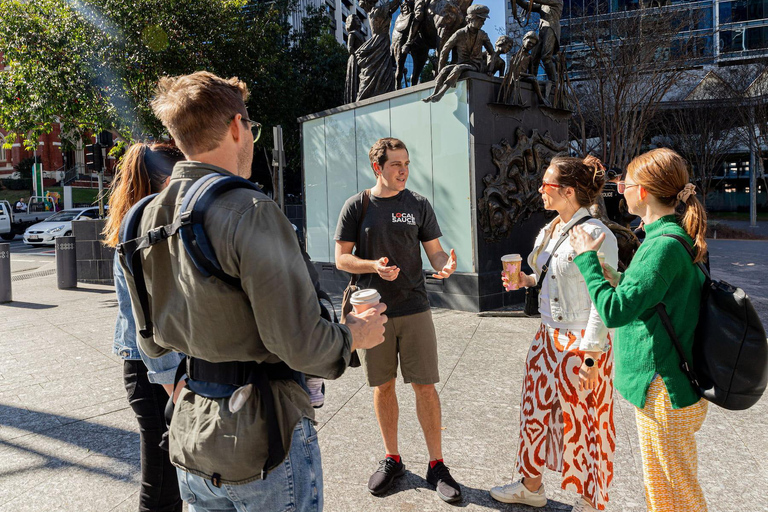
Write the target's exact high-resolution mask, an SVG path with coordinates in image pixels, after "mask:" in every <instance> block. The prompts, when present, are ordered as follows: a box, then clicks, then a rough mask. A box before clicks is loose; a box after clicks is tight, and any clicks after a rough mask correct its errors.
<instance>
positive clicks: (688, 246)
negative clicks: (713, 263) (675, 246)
mask: <svg viewBox="0 0 768 512" xmlns="http://www.w3.org/2000/svg"><path fill="white" fill-rule="evenodd" d="M662 236H666V237H669V238H674V239H675V240H677V241H678V242H680V243H681V244H682V246H683V247H685V250H686V251H687V252H688V255H689V256H690V257H691V260H693V261H695V260H696V252H695V251H694V250H693V247H691V244H689V243H688V240H686V239H685V238H683V237H681V236H680V235H674V234H671V233H666V234H664V235H662ZM696 266H697V267H699V268H700V269H701V271H702V272H703V273H704V275H705V276H706V278H707V279H708V280H712V276H710V274H709V269H707V266H706V265H705V264H704V263H703V262H701V261H700V262H698V263H696Z"/></svg>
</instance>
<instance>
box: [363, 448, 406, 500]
mask: <svg viewBox="0 0 768 512" xmlns="http://www.w3.org/2000/svg"><path fill="white" fill-rule="evenodd" d="M404 474H405V464H403V461H402V459H400V462H397V461H395V459H392V458H390V457H387V458H385V459H384V460H381V461H379V469H377V470H376V472H375V473H374V474H372V475H371V478H369V479H368V491H369V492H370V493H371V494H373V495H374V496H378V495H380V494H384V493H385V492H387V490H388V489H389V488H390V487H392V484H393V483H395V478H398V477H401V476H403V475H404Z"/></svg>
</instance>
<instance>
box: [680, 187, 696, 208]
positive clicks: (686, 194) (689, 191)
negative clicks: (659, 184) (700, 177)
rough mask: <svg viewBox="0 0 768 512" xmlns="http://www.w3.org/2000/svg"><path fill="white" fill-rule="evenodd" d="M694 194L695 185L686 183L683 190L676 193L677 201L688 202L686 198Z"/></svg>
mask: <svg viewBox="0 0 768 512" xmlns="http://www.w3.org/2000/svg"><path fill="white" fill-rule="evenodd" d="M694 194H696V185H694V184H693V183H686V184H685V186H684V187H683V190H681V191H680V192H678V193H677V199H678V201H680V202H682V203H685V202H688V198H689V197H691V196H692V195H694Z"/></svg>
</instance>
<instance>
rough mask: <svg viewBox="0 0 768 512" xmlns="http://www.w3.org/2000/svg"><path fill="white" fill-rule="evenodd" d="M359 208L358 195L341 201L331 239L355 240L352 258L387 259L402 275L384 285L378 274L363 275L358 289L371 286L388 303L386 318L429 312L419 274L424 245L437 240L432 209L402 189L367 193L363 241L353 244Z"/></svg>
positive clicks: (437, 230)
mask: <svg viewBox="0 0 768 512" xmlns="http://www.w3.org/2000/svg"><path fill="white" fill-rule="evenodd" d="M362 208H363V195H362V193H360V194H356V195H354V196H352V197H350V198H349V199H347V202H346V203H344V207H343V208H342V209H341V214H339V223H338V225H337V226H336V234H335V236H334V238H335V239H336V240H339V241H342V242H355V243H356V248H355V254H356V255H357V256H359V257H361V258H363V259H366V260H377V259H379V258H383V257H385V256H386V257H387V258H389V262H388V263H387V265H390V266H391V265H396V266H397V267H399V268H400V274H399V275H398V276H397V279H395V280H394V281H385V280H383V279H382V278H381V277H379V275H378V274H362V275H360V278H359V280H358V282H357V284H358V286H360V287H361V288H375V289H376V290H377V291H378V292H379V293H380V294H381V301H382V302H384V303H385V304H386V305H387V312H386V315H387V316H391V317H396V316H405V315H412V314H416V313H422V312H424V311H427V310H429V299H427V290H426V288H425V286H424V273H423V272H422V261H421V247H420V244H421V243H422V242H428V241H430V240H434V239H436V238H440V237H441V236H442V233H441V232H440V226H439V225H438V224H437V218H436V217H435V212H434V210H433V209H432V205H431V204H429V201H428V200H427V198H425V197H424V196H421V195H419V194H417V193H415V192H411V191H410V190H403V191H402V192H400V193H399V194H397V195H396V196H393V197H375V196H373V195H371V201H370V203H369V204H368V211H367V212H366V214H365V219H363V226H362V228H363V229H362V232H361V238H362V240H361V241H360V242H359V243H358V242H357V232H358V226H357V223H358V220H359V219H360V213H361V212H362Z"/></svg>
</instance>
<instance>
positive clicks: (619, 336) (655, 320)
mask: <svg viewBox="0 0 768 512" xmlns="http://www.w3.org/2000/svg"><path fill="white" fill-rule="evenodd" d="M645 233H646V236H645V241H644V242H643V243H642V245H641V246H640V248H639V249H638V250H637V253H636V254H635V256H634V258H633V259H632V263H631V264H630V265H629V268H627V270H626V272H624V274H623V275H622V277H621V280H620V282H619V285H618V286H617V287H616V288H613V287H612V286H611V285H610V284H609V283H608V281H606V280H605V278H604V277H603V272H602V268H601V267H600V262H599V261H598V259H597V253H596V252H595V251H589V252H585V253H583V254H580V255H579V256H577V257H576V258H574V262H575V263H576V265H577V266H578V267H579V270H581V273H582V275H583V276H584V280H585V281H586V283H587V289H588V290H589V295H590V296H591V297H592V301H593V302H594V304H595V307H596V308H597V311H598V313H599V314H600V318H602V319H603V322H604V323H605V325H606V326H608V327H609V328H615V329H616V334H615V339H614V343H613V351H614V356H615V360H616V376H615V380H614V383H615V386H616V389H617V390H618V391H619V393H621V394H622V396H624V398H626V399H627V400H628V401H629V402H631V403H632V404H634V405H635V406H636V407H639V408H643V407H644V406H645V396H646V393H647V392H648V387H649V386H650V385H651V381H653V379H654V377H655V376H656V375H657V374H658V375H660V376H661V377H662V379H664V384H665V385H666V387H667V392H668V393H669V398H670V401H671V402H672V407H673V408H674V409H679V408H681V407H687V406H689V405H693V404H694V403H696V402H697V401H698V400H699V396H698V395H697V394H696V392H695V391H694V390H693V387H692V386H691V384H690V382H689V381H688V378H687V377H686V376H685V374H684V373H683V371H682V370H681V369H680V357H679V356H678V354H677V351H676V350H675V347H674V345H673V344H672V340H671V339H670V337H669V335H668V334H667V331H666V330H665V329H664V326H663V325H662V323H661V319H660V318H659V315H658V314H657V313H656V309H655V307H656V304H658V303H659V302H661V303H663V304H664V305H665V307H666V309H667V313H668V314H669V316H670V318H671V319H672V324H673V325H674V327H675V333H677V336H678V338H679V339H680V343H681V345H682V346H683V350H684V351H685V353H686V357H687V358H691V349H692V346H693V335H694V331H695V330H696V324H697V322H698V319H699V303H700V300H701V291H702V288H703V286H704V274H703V273H702V272H701V270H700V269H699V268H698V267H697V266H695V265H694V264H693V262H692V261H691V257H690V255H689V254H688V252H687V251H686V250H685V248H684V247H683V246H682V244H680V242H678V241H677V240H675V239H674V238H670V237H666V236H662V235H664V234H675V235H680V236H682V237H683V238H685V239H686V240H687V241H688V242H689V243H691V244H692V240H691V238H690V237H689V236H688V235H687V234H686V232H685V230H683V228H682V227H681V226H680V225H679V224H678V223H677V221H676V220H675V216H674V215H669V216H666V217H662V218H660V219H659V220H657V221H655V222H652V223H651V224H647V225H646V226H645ZM689 360H690V359H689Z"/></svg>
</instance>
